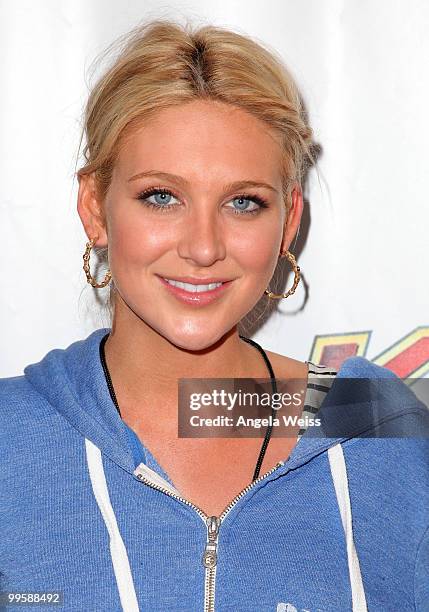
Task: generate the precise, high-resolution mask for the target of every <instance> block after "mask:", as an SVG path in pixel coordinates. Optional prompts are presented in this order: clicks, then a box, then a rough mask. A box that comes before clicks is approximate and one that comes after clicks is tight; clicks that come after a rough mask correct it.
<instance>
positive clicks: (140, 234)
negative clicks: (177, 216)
mask: <svg viewBox="0 0 429 612" xmlns="http://www.w3.org/2000/svg"><path fill="white" fill-rule="evenodd" d="M120 208H121V207H120V206H118V207H117V209H116V210H115V211H114V212H113V213H112V214H111V217H110V228H109V241H110V245H109V253H110V255H109V258H110V260H111V262H112V265H113V266H115V265H116V267H121V268H122V267H125V266H127V267H128V266H130V265H132V264H133V263H136V264H140V265H141V264H142V263H150V262H151V261H154V260H156V259H157V258H158V257H159V256H160V255H161V253H162V252H163V251H164V250H165V248H166V246H167V245H168V244H169V242H170V240H171V236H170V235H169V234H170V233H171V232H169V231H168V227H166V226H163V224H162V223H161V224H160V223H156V222H155V223H154V222H153V220H152V221H151V220H149V218H148V215H144V214H142V211H140V210H138V208H137V209H136V208H135V207H130V209H131V210H129V211H127V214H126V213H125V212H124V211H123V210H120Z"/></svg>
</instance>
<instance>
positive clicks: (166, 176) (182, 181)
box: [127, 170, 278, 193]
mask: <svg viewBox="0 0 429 612" xmlns="http://www.w3.org/2000/svg"><path fill="white" fill-rule="evenodd" d="M145 177H159V178H161V179H164V180H167V181H168V180H170V181H175V182H176V183H178V184H179V185H182V186H183V187H186V186H187V185H188V181H187V180H186V179H184V178H183V177H182V176H178V175H177V174H170V172H158V171H157V170H148V171H147V172H139V173H138V174H135V175H134V176H132V177H131V178H129V179H128V181H127V182H128V183H130V182H131V181H136V180H137V179H140V178H145ZM245 187H263V188H265V189H269V190H270V191H273V192H274V193H278V191H277V189H275V188H274V187H273V186H272V185H270V184H269V183H264V182H261V181H235V182H234V183H229V184H228V185H226V186H225V191H229V190H232V189H244V188H245Z"/></svg>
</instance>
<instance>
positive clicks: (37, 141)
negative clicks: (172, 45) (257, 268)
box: [0, 0, 429, 376]
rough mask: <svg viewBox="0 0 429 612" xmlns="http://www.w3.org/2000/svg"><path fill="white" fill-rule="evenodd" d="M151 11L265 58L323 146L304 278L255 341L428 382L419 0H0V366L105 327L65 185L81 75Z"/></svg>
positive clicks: (10, 369) (301, 245)
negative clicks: (274, 61) (212, 28)
mask: <svg viewBox="0 0 429 612" xmlns="http://www.w3.org/2000/svg"><path fill="white" fill-rule="evenodd" d="M158 16H164V17H173V18H179V19H180V18H182V17H191V18H192V19H193V20H194V21H195V22H197V23H199V24H203V23H213V24H216V25H221V26H226V27H232V28H234V29H236V30H237V31H239V32H242V33H244V34H248V35H252V36H254V37H256V38H257V39H259V40H260V41H262V42H263V43H265V44H267V45H269V46H270V47H272V48H273V49H275V50H277V51H278V52H279V53H280V54H281V55H282V57H283V58H284V60H285V62H286V64H287V65H288V66H289V67H290V69H291V70H292V72H293V74H294V75H295V77H296V79H297V81H298V84H299V85H300V88H301V91H302V93H303V95H304V99H305V102H306V105H307V107H308V109H309V112H310V119H311V124H312V127H313V128H314V130H315V132H316V139H317V141H318V142H319V143H320V144H321V146H322V149H323V153H322V156H321V158H320V160H319V169H320V182H319V180H318V177H317V174H316V173H315V172H314V171H312V174H311V176H310V182H309V191H308V194H307V196H308V199H309V205H308V208H307V210H306V213H305V215H304V218H303V221H302V224H301V229H300V235H299V238H298V241H297V249H298V250H297V251H295V250H294V249H293V248H291V250H292V251H294V252H296V253H297V257H298V264H299V265H300V267H301V270H302V274H303V281H302V282H301V283H300V285H299V288H298V289H297V291H296V293H295V295H292V296H290V297H289V298H287V299H286V300H282V301H281V302H280V303H279V312H278V313H276V314H275V315H273V316H272V317H271V318H270V320H269V321H268V322H267V324H266V325H265V326H264V327H263V328H262V329H260V330H259V332H258V334H257V335H256V336H254V338H255V339H256V340H257V341H258V342H260V343H261V344H262V345H263V346H264V348H266V349H268V350H273V351H276V352H279V353H283V354H285V355H288V356H291V357H294V358H296V359H301V360H304V359H308V358H310V357H313V358H316V359H317V358H318V357H320V356H323V355H324V356H325V361H324V362H326V359H327V358H328V357H329V355H331V357H330V359H331V360H332V359H334V362H335V358H336V359H337V360H338V354H337V356H336V357H335V354H334V353H321V347H323V346H325V345H332V344H336V343H337V344H341V346H343V345H344V344H346V345H348V348H347V346H346V347H345V350H346V352H347V351H348V352H349V353H350V350H351V351H352V352H353V351H354V352H357V354H363V355H365V356H366V357H368V358H369V359H372V360H374V361H378V362H379V363H382V364H384V363H386V364H387V365H389V364H390V365H391V366H392V368H393V369H396V370H397V371H398V372H399V373H402V374H404V375H405V374H408V373H409V372H408V371H413V372H414V373H418V374H419V375H421V376H427V374H428V369H429V310H428V304H429V283H428V257H427V252H428V228H429V207H428V201H427V183H428V178H429V172H428V171H429V159H428V142H429V127H428V120H427V113H428V109H429V78H428V59H429V37H428V36H427V32H428V26H429V2H427V0H377V1H375V0H343V1H340V0H270V1H268V2H265V3H262V2H261V1H260V0H218V1H217V2H216V3H215V2H207V1H203V0H194V1H188V2H181V1H170V2H169V3H162V2H154V1H148V0H144V1H142V0H139V1H136V0H128V1H127V2H120V1H119V0H71V1H65V0H62V1H61V0H37V1H34V0H3V1H1V2H0V49H1V54H0V83H1V93H2V95H1V97H0V136H1V138H0V181H1V189H0V241H1V242H0V243H1V247H2V248H1V252H2V257H1V260H0V273H1V287H2V295H1V304H0V325H1V329H0V334H1V346H2V350H1V357H0V376H12V375H18V374H20V373H21V372H22V369H23V367H24V366H25V365H27V364H28V363H32V362H34V361H38V360H39V359H40V358H41V357H43V355H44V354H45V353H46V352H47V351H48V350H50V349H52V348H62V347H66V346H68V345H69V344H70V343H71V342H73V341H75V340H77V339H80V338H84V337H86V336H87V335H88V334H89V333H90V332H91V331H92V330H93V329H96V328H98V327H102V326H105V325H107V324H108V322H107V319H106V318H104V319H102V318H101V316H100V307H99V306H98V305H97V303H96V302H95V300H94V290H93V289H92V288H91V287H90V286H89V285H87V283H86V279H85V276H84V272H83V270H82V263H83V261H82V255H83V252H84V249H85V241H86V236H85V233H84V231H83V228H82V226H81V223H80V219H79V217H78V214H77V210H76V195H77V181H76V180H75V179H74V178H73V173H74V167H75V161H76V160H75V157H76V152H77V148H78V138H79V134H80V123H79V122H80V114H81V111H82V108H83V104H84V101H85V97H86V94H87V86H86V83H85V78H86V76H87V70H88V67H89V65H90V63H91V61H92V60H93V59H94V58H95V56H96V55H97V54H98V53H99V52H100V51H101V50H102V49H104V48H105V47H106V46H107V45H108V44H109V43H110V42H111V41H112V40H113V39H114V38H116V37H117V36H118V35H120V34H122V33H124V32H126V31H127V30H128V29H130V28H131V27H133V26H135V25H136V24H137V23H138V22H139V21H141V20H146V19H147V18H149V17H158ZM293 245H294V243H292V246H293ZM291 282H292V276H290V277H289V286H290V283H291ZM350 347H352V348H350ZM353 347H354V348H353ZM343 348H344V347H343ZM339 354H340V355H341V353H339ZM395 360H396V361H395ZM401 368H402V369H401ZM407 369H408V371H407Z"/></svg>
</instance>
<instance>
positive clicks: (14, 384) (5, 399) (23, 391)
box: [0, 375, 53, 436]
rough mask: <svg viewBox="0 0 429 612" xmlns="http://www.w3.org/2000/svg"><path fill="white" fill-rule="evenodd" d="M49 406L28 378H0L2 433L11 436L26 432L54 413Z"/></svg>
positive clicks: (21, 376) (22, 376) (0, 429)
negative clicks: (30, 426)
mask: <svg viewBox="0 0 429 612" xmlns="http://www.w3.org/2000/svg"><path fill="white" fill-rule="evenodd" d="M52 410H53V409H52V407H51V406H50V405H49V404H48V402H47V401H46V399H45V398H43V397H42V396H41V395H40V394H39V393H38V392H37V391H36V389H34V387H33V386H32V385H31V384H30V383H29V382H28V380H27V378H26V376H24V375H20V376H11V377H8V378H0V423H1V425H0V431H1V433H2V435H3V434H4V435H6V436H7V435H9V434H11V433H12V432H13V431H14V430H16V429H19V430H20V431H24V430H25V428H26V427H27V426H29V425H30V424H32V423H34V421H35V419H36V420H43V419H44V418H45V417H46V414H47V412H49V413H51V412H52Z"/></svg>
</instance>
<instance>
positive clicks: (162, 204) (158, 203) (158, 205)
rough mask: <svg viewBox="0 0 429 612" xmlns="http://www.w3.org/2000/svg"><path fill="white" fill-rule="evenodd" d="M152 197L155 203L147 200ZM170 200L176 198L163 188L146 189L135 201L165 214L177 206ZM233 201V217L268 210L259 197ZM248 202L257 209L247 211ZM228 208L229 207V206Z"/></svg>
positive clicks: (248, 196)
mask: <svg viewBox="0 0 429 612" xmlns="http://www.w3.org/2000/svg"><path fill="white" fill-rule="evenodd" d="M152 196H153V197H154V198H155V202H151V201H150V200H149V198H151V197H152ZM171 198H174V199H177V196H175V195H174V193H172V192H171V191H170V190H169V189H164V188H163V187H156V188H151V189H147V190H146V191H143V192H142V193H140V194H139V195H138V196H137V199H138V200H141V201H142V202H144V204H145V205H146V206H148V207H149V208H154V209H156V210H157V211H159V212H167V211H170V210H171V209H173V208H175V207H176V206H177V204H170V200H171ZM235 200H238V202H239V204H238V207H237V208H235V207H232V208H233V213H234V214H235V215H254V214H257V213H258V212H260V210H261V209H262V208H268V203H267V202H266V200H264V199H263V198H261V197H260V196H255V195H253V196H252V195H249V194H240V195H237V196H235V197H234V198H233V199H232V200H231V201H235ZM249 202H254V203H256V204H257V205H258V206H257V208H254V209H251V210H248V208H249ZM228 208H231V207H230V206H229V207H228Z"/></svg>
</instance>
